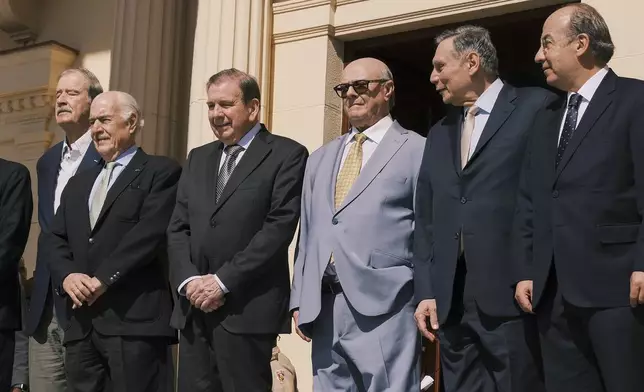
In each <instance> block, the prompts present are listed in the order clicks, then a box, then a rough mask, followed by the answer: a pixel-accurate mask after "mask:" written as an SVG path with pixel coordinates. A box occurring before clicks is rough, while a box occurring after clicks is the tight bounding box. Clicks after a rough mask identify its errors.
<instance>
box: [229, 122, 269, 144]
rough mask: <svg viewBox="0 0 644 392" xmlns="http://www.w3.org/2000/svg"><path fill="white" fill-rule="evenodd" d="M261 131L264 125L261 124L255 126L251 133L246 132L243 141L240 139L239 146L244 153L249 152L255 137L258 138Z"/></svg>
mask: <svg viewBox="0 0 644 392" xmlns="http://www.w3.org/2000/svg"><path fill="white" fill-rule="evenodd" d="M261 130H262V124H260V123H257V124H255V125H254V126H253V127H252V128H251V129H250V131H248V132H246V134H245V135H244V136H242V138H241V139H239V141H238V142H237V145H238V146H240V147H242V148H243V149H244V151H246V150H248V146H250V142H252V141H253V139H255V136H257V134H258V133H259V131H261ZM224 151H226V149H224Z"/></svg>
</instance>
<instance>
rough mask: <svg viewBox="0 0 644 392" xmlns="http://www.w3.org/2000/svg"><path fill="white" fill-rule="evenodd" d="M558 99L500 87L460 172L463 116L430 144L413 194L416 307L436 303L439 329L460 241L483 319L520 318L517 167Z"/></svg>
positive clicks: (445, 124) (458, 111) (450, 120)
mask: <svg viewBox="0 0 644 392" xmlns="http://www.w3.org/2000/svg"><path fill="white" fill-rule="evenodd" d="M555 97H556V96H555V95H554V94H553V93H550V92H548V91H547V90H543V89H537V88H515V87H513V86H510V85H508V84H505V86H504V87H503V89H502V90H501V92H500V94H499V96H498V98H497V100H496V103H495V104H494V108H493V109H492V112H491V114H490V117H489V119H488V121H487V123H486V125H485V128H484V129H483V133H482V134H481V138H480V140H479V142H478V144H477V146H476V149H475V151H474V153H473V154H472V156H471V158H470V160H469V161H468V163H467V164H466V165H465V167H464V168H463V169H462V170H461V155H460V138H461V136H460V133H461V124H462V122H463V110H462V108H452V109H451V110H450V111H449V113H448V114H447V116H446V117H445V118H443V119H442V120H441V121H439V122H438V123H437V124H436V125H435V126H434V127H433V128H432V129H431V130H430V131H429V135H428V137H427V142H426V146H425V153H424V155H423V161H422V165H421V169H420V175H419V178H418V187H417V190H416V226H415V232H414V265H415V267H414V288H415V295H416V300H417V301H421V300H424V299H432V298H433V299H436V303H437V307H438V317H439V321H440V322H441V323H444V322H445V321H446V319H447V316H448V314H449V312H450V309H451V305H452V294H453V291H454V288H453V286H454V282H455V281H456V278H455V277H456V274H457V262H458V259H459V242H460V241H461V238H460V237H461V235H463V239H462V241H463V243H464V249H465V258H466V264H467V275H468V278H467V285H468V289H469V290H470V291H471V293H472V294H473V295H474V298H475V300H476V302H477V305H478V306H479V308H480V309H481V310H482V311H483V312H484V313H485V314H488V315H491V316H499V317H513V316H517V315H519V314H520V310H519V308H518V306H517V305H516V304H515V302H514V284H515V283H516V282H515V276H516V273H515V272H514V266H515V265H516V260H515V258H514V253H513V247H512V237H511V233H512V226H513V222H514V212H515V205H516V196H517V190H518V187H519V178H520V173H521V164H522V161H523V158H524V154H525V148H526V146H527V141H528V139H529V135H530V134H531V133H532V132H533V131H534V127H533V123H534V120H535V118H538V117H539V116H540V115H541V112H542V111H543V110H545V108H546V106H547V103H548V102H550V101H551V100H552V99H554V98H555Z"/></svg>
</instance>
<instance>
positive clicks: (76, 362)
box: [46, 91, 181, 392]
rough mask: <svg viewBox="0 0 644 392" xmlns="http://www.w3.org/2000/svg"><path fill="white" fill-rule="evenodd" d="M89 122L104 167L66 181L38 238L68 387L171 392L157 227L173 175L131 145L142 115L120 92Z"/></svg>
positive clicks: (169, 332) (168, 202)
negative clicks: (55, 298)
mask: <svg viewBox="0 0 644 392" xmlns="http://www.w3.org/2000/svg"><path fill="white" fill-rule="evenodd" d="M90 124H91V132H92V140H93V141H94V145H95V147H96V150H97V151H98V153H99V154H100V156H101V157H102V159H103V164H102V165H101V166H100V167H98V168H96V169H95V170H90V171H87V172H84V173H82V174H79V175H77V176H75V177H74V178H72V179H71V180H70V182H69V184H68V186H67V187H66V188H65V191H64V192H63V196H62V200H61V204H60V208H59V209H58V213H57V215H56V218H55V219H54V224H53V227H52V235H50V236H48V237H47V239H46V241H48V243H49V244H50V250H51V253H52V254H51V257H50V260H51V262H50V265H49V267H50V269H51V271H52V281H53V285H54V288H55V290H56V291H57V293H58V294H59V295H60V296H63V297H65V298H66V301H67V308H68V309H71V311H70V312H68V313H67V314H66V316H67V320H65V322H67V323H68V324H69V328H68V329H67V330H66V331H65V337H64V344H65V346H66V353H65V362H66V363H65V366H66V371H67V381H68V387H69V389H70V390H71V391H78V392H90V391H91V392H100V391H104V390H108V389H107V387H106V386H107V385H108V384H109V385H110V389H109V390H115V391H146V392H148V391H150V392H156V391H170V390H171V388H172V385H170V384H171V383H170V380H171V377H168V373H170V372H172V360H171V358H170V356H169V353H170V351H169V350H168V345H169V344H171V343H172V342H173V340H174V339H175V338H176V337H175V335H176V334H175V332H174V330H173V329H172V328H171V327H170V313H171V310H172V298H171V294H170V291H169V289H168V283H167V282H168V281H167V274H166V271H167V257H166V251H165V248H166V236H165V229H166V227H167V225H168V221H169V220H170V215H171V214H172V208H173V207H174V201H175V197H176V189H177V182H178V180H179V176H180V173H181V169H180V166H179V165H178V164H177V163H176V162H174V161H172V160H171V159H168V158H165V157H158V156H152V155H148V154H146V153H145V152H143V150H142V149H141V148H139V147H137V146H136V142H135V136H136V133H137V132H139V131H140V129H141V128H142V126H143V118H142V115H141V111H140V109H139V106H138V104H137V103H136V100H135V99H134V98H133V97H132V96H130V95H128V94H126V93H123V92H117V91H112V92H106V93H103V94H101V95H99V96H98V97H96V99H95V100H94V101H93V102H92V106H91V109H90Z"/></svg>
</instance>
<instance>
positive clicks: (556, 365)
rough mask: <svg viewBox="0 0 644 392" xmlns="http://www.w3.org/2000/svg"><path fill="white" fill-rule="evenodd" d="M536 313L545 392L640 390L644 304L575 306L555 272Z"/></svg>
mask: <svg viewBox="0 0 644 392" xmlns="http://www.w3.org/2000/svg"><path fill="white" fill-rule="evenodd" d="M625 284H628V282H626V283H625ZM536 313H537V318H538V325H539V334H540V337H541V348H542V352H543V359H544V368H545V376H546V387H547V390H548V392H577V391H580V392H641V391H643V390H644V306H642V305H640V306H638V307H637V308H635V309H633V308H630V307H621V308H579V307H576V306H574V305H572V304H570V303H568V302H567V301H566V299H565V298H563V296H562V295H561V292H560V291H559V290H558V286H557V281H556V276H555V273H554V271H553V273H551V276H550V279H549V281H548V284H547V286H546V290H545V291H544V296H543V298H542V300H541V303H540V304H539V305H538V306H537V308H536Z"/></svg>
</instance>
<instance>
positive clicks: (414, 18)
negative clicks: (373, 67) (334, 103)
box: [335, 0, 517, 37]
mask: <svg viewBox="0 0 644 392" xmlns="http://www.w3.org/2000/svg"><path fill="white" fill-rule="evenodd" d="M348 2H357V1H353V0H345V2H344V4H347V3H348ZM516 3H517V1H516V0H472V1H468V2H465V3H458V4H451V5H446V6H442V7H437V8H427V9H422V10H418V11H416V12H410V13H406V14H399V15H392V16H387V17H383V18H378V19H369V20H364V21H362V22H357V23H351V24H347V25H344V26H336V27H335V36H336V37H342V36H346V35H350V34H355V33H364V32H365V31H369V30H375V29H379V28H384V27H391V26H397V25H402V24H405V25H408V24H412V23H415V22H422V21H426V20H428V19H436V18H439V17H441V16H447V15H453V14H460V13H465V12H473V11H480V10H481V9H486V8H490V7H495V6H502V5H509V4H516Z"/></svg>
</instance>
